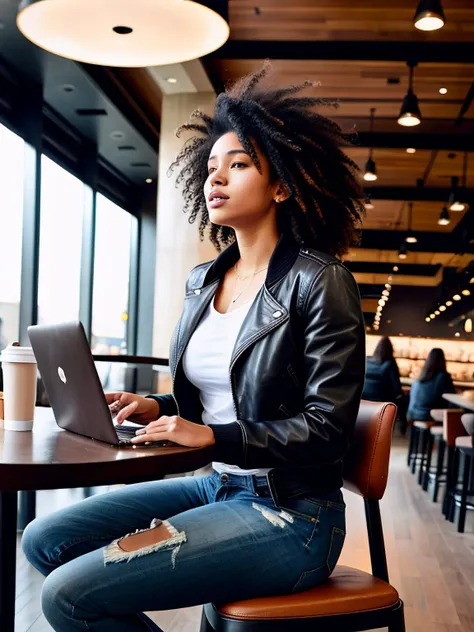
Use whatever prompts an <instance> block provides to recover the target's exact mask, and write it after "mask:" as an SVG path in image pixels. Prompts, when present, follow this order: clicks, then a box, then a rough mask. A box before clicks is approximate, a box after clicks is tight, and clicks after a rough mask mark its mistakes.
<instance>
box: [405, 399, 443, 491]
mask: <svg viewBox="0 0 474 632" xmlns="http://www.w3.org/2000/svg"><path fill="white" fill-rule="evenodd" d="M444 411H445V409H444V408H433V409H432V410H430V415H431V418H432V420H430V421H409V422H408V423H409V425H410V442H409V445H408V456H407V465H408V467H410V466H411V471H412V474H414V473H415V470H416V463H417V461H418V460H419V461H422V460H423V457H424V454H425V452H426V447H427V444H428V441H429V437H428V434H429V433H428V431H429V430H430V428H431V427H432V426H433V425H434V422H438V423H442V422H443V416H444ZM420 438H421V443H422V445H421V451H420V452H418V447H419V443H420ZM421 476H422V474H421V472H420V475H419V482H420V484H421Z"/></svg>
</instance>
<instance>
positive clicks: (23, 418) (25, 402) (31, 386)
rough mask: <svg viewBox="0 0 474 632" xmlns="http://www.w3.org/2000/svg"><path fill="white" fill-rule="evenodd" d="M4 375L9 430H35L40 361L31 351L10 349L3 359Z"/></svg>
mask: <svg viewBox="0 0 474 632" xmlns="http://www.w3.org/2000/svg"><path fill="white" fill-rule="evenodd" d="M0 362H1V363H2V371H3V400H4V411H3V416H4V421H3V427H4V429H5V430H19V431H27V430H32V429H33V419H34V415H35V403H36V374H37V365H36V358H35V355H34V353H33V349H32V348H31V347H20V346H15V345H10V346H8V347H7V348H6V349H4V350H3V351H2V354H1V355H0Z"/></svg>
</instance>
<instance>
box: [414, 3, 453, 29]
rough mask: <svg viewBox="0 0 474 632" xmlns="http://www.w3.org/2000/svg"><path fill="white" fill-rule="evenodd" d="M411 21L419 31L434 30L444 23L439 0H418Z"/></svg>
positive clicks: (441, 26)
mask: <svg viewBox="0 0 474 632" xmlns="http://www.w3.org/2000/svg"><path fill="white" fill-rule="evenodd" d="M413 23H414V25H415V26H416V28H417V29H419V30H420V31H436V30H438V29H441V28H443V26H444V25H445V23H446V19H445V17H444V11H443V7H442V6H441V0H420V2H419V3H418V8H417V9H416V13H415V17H414V18H413Z"/></svg>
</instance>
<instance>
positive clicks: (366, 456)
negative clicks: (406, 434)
mask: <svg viewBox="0 0 474 632" xmlns="http://www.w3.org/2000/svg"><path fill="white" fill-rule="evenodd" d="M396 416H397V407H396V406H395V404H391V403H380V402H368V401H365V400H362V401H361V403H360V408H359V414H358V415H357V421H356V424H355V430H354V438H353V440H352V445H351V448H350V450H349V453H348V455H347V457H346V458H345V459H344V475H343V476H344V487H345V488H346V489H349V490H351V491H353V492H356V494H359V495H360V496H363V497H364V498H365V499H369V500H380V499H381V498H382V496H383V495H384V492H385V487H386V485H387V478H388V466H389V461H390V447H391V443H392V430H393V424H394V423H395V418H396Z"/></svg>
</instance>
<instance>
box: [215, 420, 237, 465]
mask: <svg viewBox="0 0 474 632" xmlns="http://www.w3.org/2000/svg"><path fill="white" fill-rule="evenodd" d="M209 428H211V429H212V431H213V433H214V439H215V441H216V443H215V445H214V454H213V459H214V460H215V461H221V462H222V463H229V464H231V465H239V466H241V465H243V464H244V452H245V451H244V434H243V431H242V427H241V425H240V424H239V423H238V422H237V421H234V422H232V423H230V424H209Z"/></svg>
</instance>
